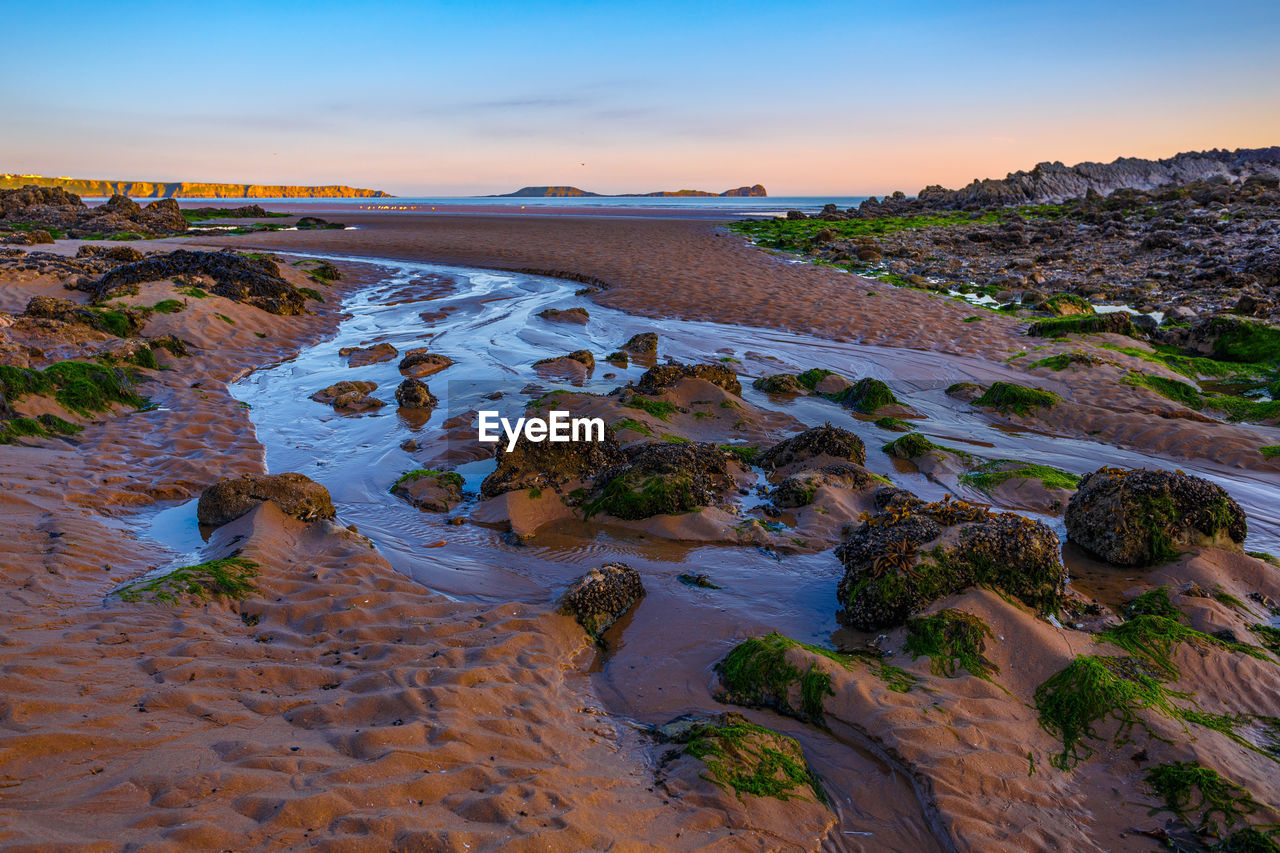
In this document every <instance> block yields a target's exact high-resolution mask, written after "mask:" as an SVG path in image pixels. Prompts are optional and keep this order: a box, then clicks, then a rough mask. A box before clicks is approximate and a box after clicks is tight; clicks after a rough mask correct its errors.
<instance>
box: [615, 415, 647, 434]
mask: <svg viewBox="0 0 1280 853" xmlns="http://www.w3.org/2000/svg"><path fill="white" fill-rule="evenodd" d="M613 429H614V432H622V431H623V430H625V429H629V430H631V431H632V432H638V433H640V434H641V435H647V436H649V437H650V438H653V430H651V429H649V427H647V426H646V425H644V424H643V423H641V422H640V421H638V420H636V419H635V418H622V419H621V420H619V421H616V422H615V423H614V424H613Z"/></svg>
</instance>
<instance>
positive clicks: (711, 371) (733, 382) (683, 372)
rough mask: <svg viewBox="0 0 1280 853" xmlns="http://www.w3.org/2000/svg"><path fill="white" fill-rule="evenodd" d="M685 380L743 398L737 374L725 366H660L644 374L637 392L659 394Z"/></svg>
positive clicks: (637, 384) (637, 385) (638, 384)
mask: <svg viewBox="0 0 1280 853" xmlns="http://www.w3.org/2000/svg"><path fill="white" fill-rule="evenodd" d="M685 378H693V379H701V380H703V381H705V382H710V383H711V384H712V385H716V386H718V387H720V388H723V389H724V390H726V391H728V392H729V393H730V394H737V395H738V396H742V385H741V384H740V383H739V382H738V377H737V374H735V373H734V372H733V371H732V370H730V369H729V368H727V367H725V366H724V365H723V364H660V365H658V366H657V367H651V368H649V369H648V370H646V371H645V372H644V375H643V376H641V377H640V380H639V381H638V382H636V390H638V391H640V392H641V393H644V394H657V393H660V392H662V391H664V390H666V389H667V388H670V387H672V386H674V385H676V384H677V383H679V382H680V380H681V379H685Z"/></svg>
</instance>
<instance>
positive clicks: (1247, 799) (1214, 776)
mask: <svg viewBox="0 0 1280 853" xmlns="http://www.w3.org/2000/svg"><path fill="white" fill-rule="evenodd" d="M1144 781H1145V782H1146V784H1147V785H1148V786H1149V787H1150V788H1151V790H1152V791H1153V792H1154V793H1155V794H1156V796H1158V797H1159V798H1160V799H1161V800H1163V801H1164V804H1163V806H1158V807H1156V808H1153V809H1152V810H1151V814H1153V815H1154V814H1158V813H1160V812H1163V811H1168V812H1172V813H1173V814H1175V815H1176V816H1177V817H1178V819H1179V820H1181V821H1182V822H1183V823H1184V824H1186V825H1187V826H1188V827H1190V828H1191V829H1192V830H1193V831H1194V832H1195V833H1197V834H1198V835H1208V836H1213V837H1218V836H1219V835H1221V833H1222V831H1223V830H1225V829H1230V828H1231V827H1232V826H1234V825H1235V824H1236V823H1237V822H1244V819H1245V818H1246V817H1248V816H1249V815H1252V814H1255V813H1256V812H1257V811H1258V810H1259V809H1262V808H1264V806H1263V805H1262V804H1261V803H1259V802H1258V801H1257V800H1255V799H1254V798H1253V795H1252V794H1250V793H1249V792H1248V791H1247V790H1245V789H1244V788H1243V787H1241V786H1240V785H1237V784H1236V783H1234V782H1232V781H1230V780H1228V779H1225V778H1223V777H1222V776H1221V775H1220V774H1219V773H1218V772H1217V771H1216V770H1213V769H1211V768H1208V767H1204V766H1202V765H1200V764H1198V763H1196V762H1194V761H1174V762H1169V763H1167V764H1161V765H1158V766H1156V767H1153V768H1151V769H1150V770H1148V771H1147V775H1146V777H1145V779H1144Z"/></svg>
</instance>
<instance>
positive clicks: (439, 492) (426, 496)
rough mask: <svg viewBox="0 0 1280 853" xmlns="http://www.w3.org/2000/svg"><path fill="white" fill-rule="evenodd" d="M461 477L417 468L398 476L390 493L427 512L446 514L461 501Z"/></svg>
mask: <svg viewBox="0 0 1280 853" xmlns="http://www.w3.org/2000/svg"><path fill="white" fill-rule="evenodd" d="M462 486H463V480H462V475H461V474H459V473H457V472H456V471H434V470H431V469H429V468H419V469H417V470H415V471H408V472H406V473H404V474H401V475H400V478H399V479H397V480H396V481H395V483H394V484H393V485H392V486H391V493H392V494H393V495H395V496H396V497H400V498H404V499H405V500H406V501H408V502H409V503H411V504H413V505H414V506H416V507H417V508H418V509H421V510H426V511H427V512H448V511H449V510H451V509H453V508H454V507H455V506H457V505H458V504H459V503H460V502H461V501H462Z"/></svg>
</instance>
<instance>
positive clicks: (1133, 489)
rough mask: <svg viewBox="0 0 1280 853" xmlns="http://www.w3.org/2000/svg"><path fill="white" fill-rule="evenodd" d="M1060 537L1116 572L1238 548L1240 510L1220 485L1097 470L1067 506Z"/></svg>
mask: <svg viewBox="0 0 1280 853" xmlns="http://www.w3.org/2000/svg"><path fill="white" fill-rule="evenodd" d="M1065 521H1066V526H1067V538H1068V539H1070V540H1071V541H1072V542H1074V543H1076V544H1077V545H1079V546H1081V547H1082V548H1084V549H1085V550H1087V551H1089V552H1091V553H1093V554H1094V555H1096V556H1097V557H1098V558H1099V559H1102V560H1104V561H1106V562H1108V563H1114V564H1116V565H1120V566H1147V565H1154V564H1159V563H1168V562H1171V561H1173V560H1176V559H1177V557H1178V553H1179V549H1182V548H1186V547H1198V546H1205V545H1210V546H1213V547H1219V548H1229V549H1233V550H1239V548H1240V544H1241V543H1243V542H1244V539H1245V534H1246V533H1247V532H1248V526H1247V522H1246V520H1245V515H1244V512H1243V511H1242V510H1241V509H1240V505H1239V504H1237V503H1236V502H1235V501H1234V500H1233V499H1232V498H1231V496H1230V495H1228V494H1227V492H1226V490H1224V489H1223V488H1222V487H1221V486H1219V485H1217V484H1216V483H1211V482H1210V481H1208V480H1205V479H1203V478H1201V477H1194V476H1191V475H1190V474H1183V473H1180V472H1174V471H1145V470H1129V469H1125V468H1111V467H1108V468H1101V469H1099V470H1097V471H1094V472H1093V473H1091V474H1086V475H1085V476H1084V477H1083V478H1081V480H1080V486H1079V489H1078V490H1077V491H1076V493H1075V495H1074V496H1073V497H1072V498H1071V501H1070V503H1068V504H1067V512H1066V518H1065Z"/></svg>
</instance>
